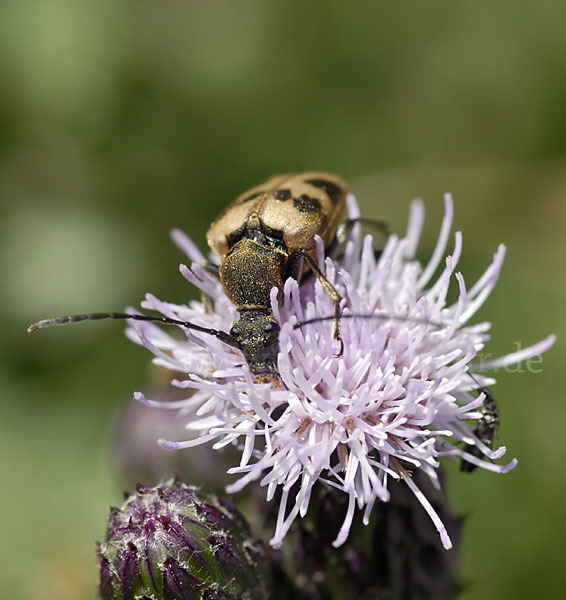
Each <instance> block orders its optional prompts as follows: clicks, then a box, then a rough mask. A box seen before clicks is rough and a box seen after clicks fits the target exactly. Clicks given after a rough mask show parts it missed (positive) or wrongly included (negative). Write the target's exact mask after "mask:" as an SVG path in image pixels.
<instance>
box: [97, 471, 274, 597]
mask: <svg viewBox="0 0 566 600" xmlns="http://www.w3.org/2000/svg"><path fill="white" fill-rule="evenodd" d="M98 555H99V558H100V595H101V597H102V598H103V599H104V600H122V599H125V598H142V597H143V598H152V599H155V600H157V599H160V598H178V599H179V600H211V599H213V598H222V599H225V600H236V598H244V597H245V598H247V599H249V600H253V599H255V600H261V599H263V598H267V597H268V594H267V583H268V579H269V564H268V562H267V558H266V555H265V551H264V550H263V548H262V546H261V544H260V543H259V542H257V541H255V540H254V539H252V538H251V537H250V533H249V530H248V526H247V524H246V522H245V520H244V518H243V517H242V515H241V514H240V513H239V512H238V511H237V510H236V509H235V508H234V506H233V505H232V504H231V503H230V502H228V501H227V500H223V499H221V498H217V497H216V496H213V495H212V494H204V493H203V492H201V491H200V490H199V489H198V488H195V487H192V486H188V485H186V484H184V483H183V482H182V481H181V480H179V479H170V480H168V481H164V482H162V483H160V484H159V485H158V486H155V487H151V486H141V485H140V486H138V487H137V490H136V492H135V493H134V494H131V495H130V496H128V497H127V498H126V501H125V502H124V504H123V505H122V507H120V508H113V509H111V512H110V518H109V520H108V529H107V532H106V539H105V541H104V542H103V543H101V544H99V546H98Z"/></svg>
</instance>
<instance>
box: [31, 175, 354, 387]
mask: <svg viewBox="0 0 566 600" xmlns="http://www.w3.org/2000/svg"><path fill="white" fill-rule="evenodd" d="M347 191H348V186H347V184H346V182H345V181H344V180H343V179H341V178H340V177H337V176H336V175H330V174H329V173H319V172H316V171H313V172H307V173H292V174H286V175H276V176H275V177H271V178H270V179H268V180H267V181H265V182H263V183H261V184H259V185H257V186H256V187H254V188H252V189H250V190H248V191H247V192H244V193H243V194H241V195H240V196H238V197H237V198H236V199H235V200H234V201H233V202H232V203H231V204H230V205H229V206H228V207H227V208H226V210H224V212H223V213H222V214H221V215H220V216H218V217H217V218H216V219H215V220H214V221H213V223H212V225H211V226H210V228H209V230H208V233H207V241H208V244H209V246H210V248H211V249H212V250H213V251H214V252H216V253H217V254H218V255H219V256H220V264H219V265H218V267H217V266H216V265H213V264H210V263H207V264H206V265H203V266H204V267H205V268H206V270H207V271H208V272H210V273H212V274H214V275H217V276H218V277H219V279H220V282H221V284H222V287H223V288H224V291H225V293H226V295H227V296H228V298H229V299H230V301H231V302H232V303H233V304H234V306H235V307H236V309H237V310H238V312H239V313H240V318H239V319H237V320H236V321H235V322H234V323H233V324H232V328H231V330H230V333H226V332H224V331H219V330H216V329H210V328H207V327H202V326H200V325H197V324H195V323H190V322H187V321H180V320H177V319H171V318H169V317H153V316H149V315H139V314H125V313H94V314H87V315H73V316H66V317H57V318H55V319H45V320H43V321H39V322H38V323H34V324H33V325H31V326H30V327H29V328H28V331H29V332H30V333H31V332H33V331H36V330H37V329H43V328H45V327H51V326H52V325H63V324H65V323H75V322H78V321H85V320H90V321H92V320H98V319H132V320H138V321H154V322H158V323H168V324H173V325H179V326H181V327H184V328H186V329H191V330H194V331H200V332H202V333H207V334H209V335H213V336H215V337H217V338H218V339H220V340H221V341H222V342H224V343H225V344H228V345H230V346H232V347H234V348H238V349H239V350H241V351H242V352H243V354H244V357H245V359H246V361H247V363H248V365H249V367H250V370H251V372H252V373H253V375H254V377H255V380H256V381H258V382H261V381H270V380H271V381H273V380H276V379H278V377H279V373H278V370H277V354H278V352H279V332H280V327H279V323H278V322H277V320H276V319H275V317H274V316H273V312H272V310H271V298H270V294H271V290H272V289H273V288H274V287H275V288H278V289H281V288H282V287H283V285H284V283H285V281H286V280H287V279H288V278H289V277H293V278H295V279H296V280H297V281H299V280H300V279H301V276H302V274H303V273H304V272H305V271H306V270H308V269H309V268H310V270H311V271H312V272H313V273H314V274H315V275H316V277H317V278H318V280H319V281H320V282H321V284H322V286H323V288H324V290H325V291H326V293H327V294H328V295H329V297H330V298H331V299H332V301H333V302H334V314H333V317H332V318H333V329H332V335H333V337H334V339H335V340H338V341H339V342H340V347H341V350H340V352H341V351H342V339H341V338H340V301H341V299H342V298H341V296H340V295H339V294H338V292H337V291H336V289H335V288H334V286H333V285H332V284H331V283H330V282H329V281H328V280H327V279H326V277H325V276H324V275H323V274H322V272H321V271H320V269H319V268H318V266H317V264H316V262H315V236H317V235H319V236H320V237H321V238H322V240H323V241H324V247H325V250H328V249H329V248H331V247H332V246H333V244H334V242H335V241H336V240H337V238H338V237H342V234H340V235H337V232H338V228H339V225H340V224H341V221H342V219H343V217H344V213H345V209H346V193H347ZM348 223H349V224H350V225H351V224H352V223H353V221H349V222H348ZM304 263H305V264H304Z"/></svg>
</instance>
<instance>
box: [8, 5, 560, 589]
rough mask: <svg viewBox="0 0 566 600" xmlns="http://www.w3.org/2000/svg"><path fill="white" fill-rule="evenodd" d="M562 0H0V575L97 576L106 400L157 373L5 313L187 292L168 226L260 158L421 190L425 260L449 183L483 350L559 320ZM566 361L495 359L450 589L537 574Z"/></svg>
mask: <svg viewBox="0 0 566 600" xmlns="http://www.w3.org/2000/svg"><path fill="white" fill-rule="evenodd" d="M565 20H566V4H564V3H563V2H551V1H546V0H527V1H525V2H515V1H514V0H499V1H498V2H495V3H494V2H489V1H482V0H479V1H478V0H464V1H458V2H454V0H446V1H437V0H428V1H427V2H422V0H408V1H405V2H401V3H390V2H388V3H386V2H360V3H348V2H344V1H333V0H330V1H329V0H327V1H321V0H315V1H310V2H304V1H303V2H300V1H295V0H285V1H273V2H262V1H261V0H239V1H237V2H236V1H234V0H232V1H230V0H215V1H214V2H193V1H181V0H178V1H175V0H172V1H169V2H157V1H146V0H136V1H117V0H90V1H87V0H84V1H77V0H53V1H45V0H25V1H22V0H13V1H12V0H3V1H2V2H1V3H0V318H1V345H0V352H1V356H0V396H1V400H0V402H1V406H2V416H1V419H0V481H1V482H2V493H1V496H0V497H1V504H2V505H1V509H0V539H1V540H2V543H1V544H0V581H1V583H0V590H1V592H0V595H2V597H4V598H11V599H16V600H17V599H19V598H24V599H32V598H33V599H38V598H41V599H46V600H51V599H57V600H67V599H73V600H76V599H82V598H85V599H89V598H94V596H95V593H96V592H95V590H96V584H97V570H96V562H95V558H94V548H95V546H94V542H95V540H96V539H101V538H102V537H103V534H104V527H105V520H106V515H107V510H108V507H109V506H110V505H111V504H117V503H119V502H120V500H121V492H122V490H123V489H124V488H125V486H126V485H130V484H131V480H130V479H131V477H132V473H133V472H134V470H130V472H129V474H128V476H126V477H124V475H122V476H120V475H119V473H118V470H117V468H116V464H117V463H118V462H119V460H118V458H117V457H116V454H115V453H116V450H115V447H116V446H115V443H114V442H113V439H115V438H116V430H117V426H116V424H115V423H116V414H117V412H118V411H119V410H124V407H128V406H131V403H132V400H131V397H132V392H133V391H134V390H138V389H147V388H148V387H149V386H155V385H156V382H157V381H158V380H159V378H160V377H161V375H160V374H159V373H156V372H155V371H153V370H152V368H151V367H150V366H149V360H148V359H149V355H148V353H147V352H145V351H144V350H142V349H140V348H138V347H136V346H134V345H133V344H131V343H129V342H128V341H127V340H126V339H125V337H124V335H123V327H122V325H120V324H119V323H113V322H104V323H98V324H94V323H91V324H83V325H76V326H73V327H67V328H60V329H52V330H49V331H44V332H41V333H39V334H36V335H35V336H34V337H29V336H27V335H26V333H25V328H26V326H27V324H29V323H30V322H32V321H35V320H37V319H39V318H43V317H48V316H55V315H59V314H67V313H76V312H91V311H101V310H121V309H122V308H123V307H125V306H126V305H137V303H138V302H139V300H141V298H142V296H143V294H144V293H146V292H149V291H151V292H154V293H155V294H157V295H158V296H159V297H162V298H164V299H170V300H172V301H176V302H181V301H186V300H188V299H190V298H195V297H196V294H195V290H193V289H191V288H190V286H188V284H187V283H186V282H185V281H184V280H183V278H182V277H181V276H180V274H179V273H178V270H177V265H178V263H179V262H180V261H181V260H183V257H182V256H181V254H180V252H179V251H178V250H177V249H176V248H175V247H174V246H173V244H172V243H171V242H170V240H169V237H168V232H169V229H170V228H172V227H179V228H181V229H183V230H185V231H186V232H187V233H188V234H189V235H190V236H192V237H193V239H194V240H195V241H196V242H197V243H198V244H199V245H200V246H201V248H203V249H204V248H205V237H204V235H205V231H206V228H207V225H208V224H209V223H210V221H211V220H212V218H213V217H214V216H215V215H216V214H217V213H218V212H219V210H220V209H221V208H222V207H224V205H225V204H226V203H227V202H228V201H230V200H231V199H232V198H233V197H234V196H235V195H236V194H238V193H240V192H241V191H243V190H244V189H246V188H247V187H249V186H252V185H253V184H255V183H257V182H258V181H259V180H261V179H263V178H265V177H267V176H269V175H271V174H274V173H278V172H284V171H289V170H299V171H300V170H307V169H321V170H328V171H331V172H337V173H340V174H342V175H343V176H344V177H346V178H347V179H348V180H349V181H350V182H351V184H352V188H353V190H354V192H355V193H356V194H357V196H358V198H359V201H360V203H361V205H362V209H363V212H364V213H365V215H366V216H372V217H376V218H380V219H383V220H386V221H387V222H389V223H390V225H391V228H392V229H393V230H394V231H398V232H402V231H404V228H405V223H406V217H407V213H408V207H409V203H410V201H411V199H413V198H414V197H417V196H418V197H422V198H424V200H425V202H426V207H427V222H426V230H425V235H424V240H423V244H422V246H421V257H422V258H423V259H426V257H427V256H428V255H429V253H430V251H431V249H432V246H433V243H434V240H435V236H436V235H437V232H438V228H439V223H440V218H441V213H442V193H443V192H445V191H451V192H452V193H453V194H454V197H455V202H456V227H457V228H458V229H461V230H463V234H464V256H463V260H462V265H461V267H462V270H463V272H464V274H465V275H466V276H467V280H468V281H469V282H472V281H473V280H474V279H475V277H477V276H478V275H479V274H480V272H481V271H482V269H483V268H484V267H485V266H486V265H487V263H488V262H489V261H490V260H491V256H492V254H493V252H494V251H495V248H496V246H497V244H498V243H499V242H501V241H503V242H505V243H506V245H507V246H508V256H507V260H506V265H505V267H504V270H503V274H502V278H501V283H500V285H499V286H498V288H496V291H495V293H494V295H493V296H492V297H491V298H490V300H489V301H488V302H487V304H486V305H485V306H484V308H483V309H482V312H481V314H480V315H478V318H479V319H486V320H490V321H493V322H494V323H495V326H494V329H493V334H494V339H493V341H492V343H491V344H490V346H489V347H488V348H487V350H488V351H489V352H491V353H493V355H499V354H504V353H506V352H508V351H511V350H515V349H516V348H517V344H518V343H521V344H522V345H523V346H525V345H528V344H531V343H534V342H536V341H538V340H539V339H541V338H543V337H545V336H546V335H547V334H549V333H551V332H555V333H557V334H559V335H560V334H562V339H564V336H565V334H566V331H565V327H564V325H565V319H564V315H565V313H564V302H565V300H566V293H565V291H566V290H565V285H566V284H565V282H566V278H565V274H566V273H565V262H564V256H565V255H566V244H565V230H566V37H565V36H564V24H565ZM559 344H560V339H559ZM564 360H565V355H564V351H563V347H561V346H560V345H557V346H555V347H554V348H553V349H552V350H551V351H550V352H548V354H547V355H546V356H545V357H544V361H543V363H542V366H541V372H540V373H531V372H528V371H527V370H526V369H522V370H523V371H524V372H521V373H510V372H506V371H502V372H500V373H498V375H497V376H498V379H499V383H498V385H497V386H496V387H495V388H494V390H493V391H494V394H495V395H496V398H497V400H498V402H499V405H500V408H501V413H502V425H501V430H500V442H501V443H504V444H505V445H507V447H508V449H509V451H510V453H511V455H512V456H517V457H518V459H519V467H518V468H517V469H516V471H514V472H513V473H511V474H509V475H507V476H497V475H494V474H491V473H487V472H476V473H473V474H472V475H465V474H462V475H461V474H459V473H458V472H457V469H455V468H450V467H449V469H448V470H449V480H448V486H449V492H450V496H451V498H452V500H453V504H454V507H455V509H456V510H457V511H458V512H459V513H461V514H464V515H467V520H466V528H465V537H464V542H463V547H462V567H461V579H462V582H463V583H464V584H465V585H466V591H465V592H464V593H463V594H462V596H461V597H462V598H482V599H484V600H490V599H497V600H501V599H507V598H513V599H520V598H532V597H541V598H555V597H558V594H559V592H558V584H559V581H560V580H561V579H562V578H563V576H564V566H563V556H564V553H563V548H564V537H563V534H564V531H565V518H564V501H563V498H564V495H565V493H566V477H565V468H564V465H565V460H566V456H565V454H564V450H563V448H564V446H563V431H564V423H565V422H566V403H565V402H564V400H565V398H564V396H565V393H564V387H563V382H562V374H563V364H564ZM561 367H562V372H561ZM128 418H129V417H128ZM137 418H139V419H141V421H140V423H142V422H143V423H142V424H141V425H139V427H138V426H135V427H136V429H135V431H136V432H138V433H137V435H138V437H141V438H142V440H143V439H144V436H145V439H147V440H151V439H153V436H154V433H153V432H152V431H151V428H152V427H153V421H149V422H148V421H147V419H145V418H144V417H143V416H141V417H140V416H139V415H135V416H134V419H137ZM142 425H143V427H142ZM128 427H129V428H130V434H131V432H132V427H133V426H132V425H131V423H130V425H128ZM144 428H145V429H144ZM142 432H144V433H143V435H142V434H141V433H142ZM145 432H147V434H146V433H145ZM118 437H120V438H121V439H122V440H123V439H125V438H124V436H123V432H122V434H118ZM136 452H137V450H136ZM136 452H134V455H135V454H136ZM134 457H135V456H134ZM122 458H123V457H122ZM120 460H122V459H120ZM203 460H204V461H206V460H208V459H207V458H206V457H205V458H204V459H203ZM128 477H130V479H128ZM196 477H197V479H198V476H196ZM562 581H563V580H562ZM560 589H562V590H563V587H562V588H560Z"/></svg>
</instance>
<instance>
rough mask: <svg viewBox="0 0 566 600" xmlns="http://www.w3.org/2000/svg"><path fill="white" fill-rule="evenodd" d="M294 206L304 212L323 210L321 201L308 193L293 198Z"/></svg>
mask: <svg viewBox="0 0 566 600" xmlns="http://www.w3.org/2000/svg"><path fill="white" fill-rule="evenodd" d="M293 206H294V207H295V208H296V209H297V210H300V211H301V212H303V213H307V212H320V211H321V210H322V206H321V204H320V202H319V201H318V200H317V199H316V198H311V197H310V196H307V195H306V194H302V195H301V196H299V197H298V198H295V199H294V200H293Z"/></svg>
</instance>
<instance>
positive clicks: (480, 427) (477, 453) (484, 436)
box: [460, 378, 499, 473]
mask: <svg viewBox="0 0 566 600" xmlns="http://www.w3.org/2000/svg"><path fill="white" fill-rule="evenodd" d="M474 379H475V378H474ZM478 392H479V393H481V394H485V400H484V401H483V406H482V407H481V411H480V412H481V415H482V416H481V417H480V418H479V419H478V421H477V424H476V427H475V429H474V434H475V435H476V436H477V437H478V438H479V440H480V441H481V442H483V443H484V444H485V445H486V446H487V447H488V448H493V443H494V442H495V438H496V437H497V429H498V427H499V409H498V408H497V404H496V402H495V399H494V398H493V396H492V395H491V392H490V391H489V390H488V389H487V388H484V387H480V388H478ZM464 451H465V452H467V453H468V454H471V455H472V456H474V457H475V458H480V459H481V458H484V456H483V453H482V451H481V450H480V449H479V448H478V447H477V446H474V445H472V444H468V445H467V446H466V447H465V448H464ZM476 469H477V465H474V464H473V463H471V462H469V461H467V460H466V459H464V458H463V459H462V462H461V463H460V471H465V472H466V473H472V472H473V471H475V470H476Z"/></svg>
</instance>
